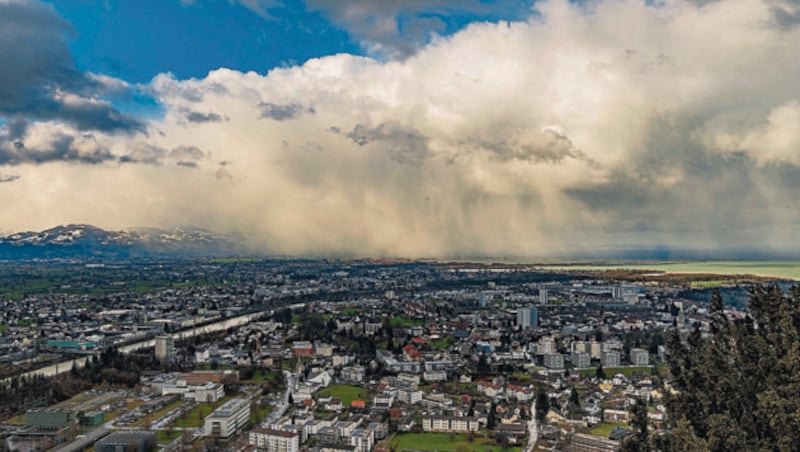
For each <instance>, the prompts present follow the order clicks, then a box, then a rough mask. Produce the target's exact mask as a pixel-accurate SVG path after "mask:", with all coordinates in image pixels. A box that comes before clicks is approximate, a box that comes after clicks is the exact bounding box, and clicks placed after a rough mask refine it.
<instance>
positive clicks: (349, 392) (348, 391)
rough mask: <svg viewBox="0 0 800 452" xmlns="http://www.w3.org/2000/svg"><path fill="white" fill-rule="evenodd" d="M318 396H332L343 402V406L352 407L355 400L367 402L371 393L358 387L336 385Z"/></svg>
mask: <svg viewBox="0 0 800 452" xmlns="http://www.w3.org/2000/svg"><path fill="white" fill-rule="evenodd" d="M317 394H318V396H320V397H324V396H331V397H334V398H337V399H339V400H341V401H342V405H344V406H350V403H351V402H352V401H353V400H366V399H368V398H369V397H370V393H369V391H367V390H366V389H364V388H360V387H358V386H350V385H334V386H330V387H328V388H325V389H323V390H322V391H320V392H318V393H317Z"/></svg>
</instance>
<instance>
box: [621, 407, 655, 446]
mask: <svg viewBox="0 0 800 452" xmlns="http://www.w3.org/2000/svg"><path fill="white" fill-rule="evenodd" d="M631 427H633V434H632V435H630V436H628V437H627V438H625V440H624V441H623V442H622V448H621V449H620V450H621V452H649V451H650V434H649V433H648V431H647V402H646V401H645V400H644V399H641V398H639V397H637V398H636V403H634V404H633V406H632V407H631Z"/></svg>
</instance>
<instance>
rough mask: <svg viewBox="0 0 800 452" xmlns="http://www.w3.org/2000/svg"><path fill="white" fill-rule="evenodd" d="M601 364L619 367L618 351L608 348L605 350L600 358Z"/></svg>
mask: <svg viewBox="0 0 800 452" xmlns="http://www.w3.org/2000/svg"><path fill="white" fill-rule="evenodd" d="M600 362H601V364H602V365H603V367H606V368H608V367H619V363H620V359H619V352H618V351H616V350H609V351H607V352H603V357H602V358H601V359H600Z"/></svg>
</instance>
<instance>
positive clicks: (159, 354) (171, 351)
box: [156, 334, 175, 363]
mask: <svg viewBox="0 0 800 452" xmlns="http://www.w3.org/2000/svg"><path fill="white" fill-rule="evenodd" d="M156 359H157V360H159V361H161V362H164V363H171V362H174V361H175V339H173V338H172V336H170V335H169V334H161V335H159V336H156Z"/></svg>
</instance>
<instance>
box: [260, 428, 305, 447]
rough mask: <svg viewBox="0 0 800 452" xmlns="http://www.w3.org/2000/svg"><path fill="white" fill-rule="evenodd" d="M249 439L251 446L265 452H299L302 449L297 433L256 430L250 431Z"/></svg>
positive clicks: (266, 429)
mask: <svg viewBox="0 0 800 452" xmlns="http://www.w3.org/2000/svg"><path fill="white" fill-rule="evenodd" d="M248 439H249V442H250V444H251V445H253V446H256V448H257V449H258V450H260V451H265V452H297V451H298V449H299V448H300V436H299V435H298V434H297V433H296V432H286V431H283V430H273V429H268V428H256V429H253V430H251V431H250V434H249V435H248Z"/></svg>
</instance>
